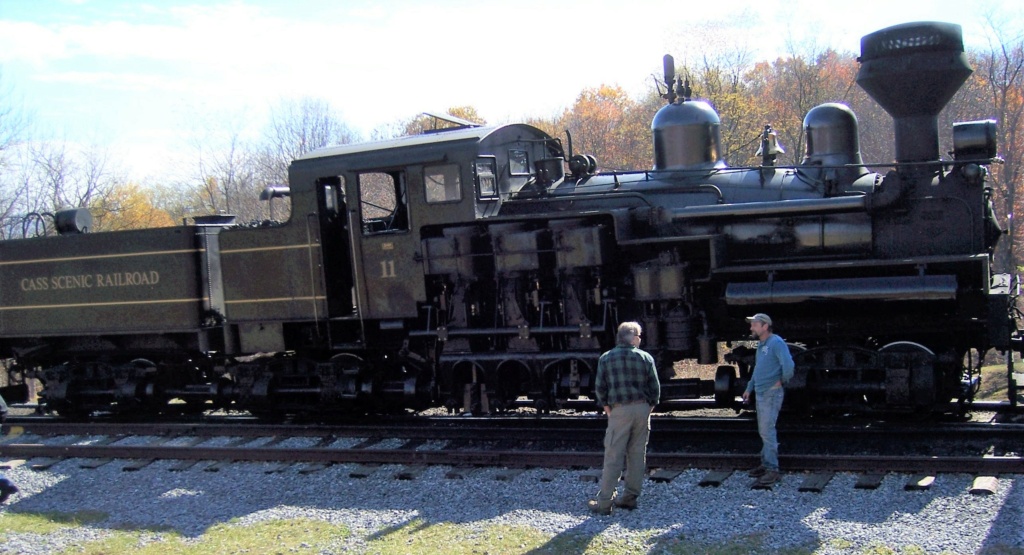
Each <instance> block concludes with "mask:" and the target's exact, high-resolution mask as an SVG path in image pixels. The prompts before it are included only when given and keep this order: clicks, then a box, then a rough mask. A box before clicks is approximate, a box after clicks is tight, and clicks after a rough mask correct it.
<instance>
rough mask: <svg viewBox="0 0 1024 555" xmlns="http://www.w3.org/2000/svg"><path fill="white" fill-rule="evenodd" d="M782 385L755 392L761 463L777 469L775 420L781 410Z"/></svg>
mask: <svg viewBox="0 0 1024 555" xmlns="http://www.w3.org/2000/svg"><path fill="white" fill-rule="evenodd" d="M784 394H785V390H784V389H782V386H777V387H773V388H771V389H767V390H765V391H758V392H757V433H759V434H760V435H761V464H762V465H764V467H765V468H769V469H771V470H778V469H779V440H778V436H777V435H776V433H775V422H776V421H777V420H778V419H779V411H780V410H782V398H783V396H784Z"/></svg>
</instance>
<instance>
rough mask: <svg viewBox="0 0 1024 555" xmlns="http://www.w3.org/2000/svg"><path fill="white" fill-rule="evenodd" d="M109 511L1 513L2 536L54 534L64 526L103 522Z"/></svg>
mask: <svg viewBox="0 0 1024 555" xmlns="http://www.w3.org/2000/svg"><path fill="white" fill-rule="evenodd" d="M107 516H108V515H107V513H101V512H99V511H77V512H74V513H12V512H10V511H5V512H4V513H0V530H2V532H0V538H3V537H4V534H5V533H20V534H52V533H54V532H56V531H58V530H60V529H62V528H77V527H79V526H87V525H90V524H96V523H97V522H103V521H104V520H106V519H107Z"/></svg>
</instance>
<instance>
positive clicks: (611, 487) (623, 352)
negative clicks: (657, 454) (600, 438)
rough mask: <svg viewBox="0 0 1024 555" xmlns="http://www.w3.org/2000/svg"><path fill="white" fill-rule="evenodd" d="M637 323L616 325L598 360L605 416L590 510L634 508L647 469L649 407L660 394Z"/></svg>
mask: <svg viewBox="0 0 1024 555" xmlns="http://www.w3.org/2000/svg"><path fill="white" fill-rule="evenodd" d="M640 331H641V330H640V324H638V323H636V322H623V323H622V324H620V325H619V330H618V336H617V344H616V345H615V348H614V349H612V350H610V351H608V352H607V353H605V354H603V355H601V358H600V359H598V361H597V379H596V381H595V384H594V391H595V393H596V395H597V404H598V405H600V406H602V407H604V413H605V414H606V415H607V416H608V429H607V431H605V434H604V470H603V472H602V473H601V491H600V492H598V494H597V499H591V500H590V501H588V502H587V506H588V507H589V508H590V510H591V511H593V512H595V513H598V514H603V515H610V514H611V513H612V504H613V503H614V505H615V506H616V507H621V508H624V509H635V508H636V499H637V497H639V496H640V488H641V487H642V486H643V482H644V474H645V473H646V472H647V438H648V437H649V436H650V434H651V412H652V411H653V410H654V406H655V405H657V404H658V401H659V399H660V398H661V383H660V382H659V381H658V371H657V369H656V368H655V366H654V357H652V356H651V355H650V354H649V353H647V352H646V351H643V350H641V349H640V348H639V346H640ZM623 465H625V467H626V484H625V488H624V491H623V494H622V496H621V497H618V498H617V497H616V492H615V490H616V486H617V485H618V482H619V475H620V474H622V467H623Z"/></svg>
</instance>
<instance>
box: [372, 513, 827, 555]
mask: <svg viewBox="0 0 1024 555" xmlns="http://www.w3.org/2000/svg"><path fill="white" fill-rule="evenodd" d="M762 550H763V536H761V535H757V534H755V535H750V536H745V537H742V538H737V539H733V540H732V541H729V542H725V543H717V544H715V545H709V544H706V543H698V542H692V541H689V540H687V539H686V538H683V537H678V536H658V535H657V533H656V532H654V531H649V532H638V533H635V534H631V535H630V536H629V538H626V539H623V538H605V537H603V536H588V535H584V534H578V533H573V532H572V531H570V532H567V533H565V534H558V535H555V536H551V535H550V534H545V533H543V532H540V531H537V530H534V529H532V528H526V527H513V526H485V527H482V528H481V527H477V526H471V525H456V524H451V523H438V524H428V523H425V522H423V521H419V520H416V521H413V522H410V523H408V524H405V525H403V526H400V527H396V528H392V529H389V530H386V531H383V532H379V533H377V534H374V535H373V536H371V539H370V541H369V542H368V544H367V548H366V551H365V553H367V554H368V555H400V554H403V555H404V554H408V555H432V554H434V553H445V554H446V555H448V554H451V555H486V554H492V555H494V554H503V555H504V554H526V553H529V554H530V555H542V554H551V555H561V554H563V553H574V554H575V553H578V554H580V555H620V554H624V555H646V554H648V553H658V554H666V555H690V554H704V555H746V554H747V553H750V552H752V551H762ZM813 551H814V549H813V548H808V549H802V548H794V549H787V550H782V551H777V553H781V554H783V555H809V554H810V553H812V552H813Z"/></svg>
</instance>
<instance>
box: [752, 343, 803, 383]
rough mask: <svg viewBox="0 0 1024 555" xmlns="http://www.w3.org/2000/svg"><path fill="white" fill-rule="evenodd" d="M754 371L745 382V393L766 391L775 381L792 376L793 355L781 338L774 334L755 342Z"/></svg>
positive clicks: (786, 379)
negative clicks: (748, 380)
mask: <svg viewBox="0 0 1024 555" xmlns="http://www.w3.org/2000/svg"><path fill="white" fill-rule="evenodd" d="M754 360H755V361H756V362H755V363H754V373H753V375H751V376H750V382H748V383H747V393H750V392H751V391H757V392H761V391H767V390H769V389H771V387H772V386H773V385H775V384H776V382H782V383H786V382H788V381H789V380H790V378H792V377H793V366H794V365H793V357H792V356H790V354H789V347H788V346H787V345H786V342H785V341H783V339H782V338H781V337H779V336H777V335H775V334H772V335H770V336H768V339H765V340H764V341H758V342H757V353H756V354H755V357H754Z"/></svg>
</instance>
